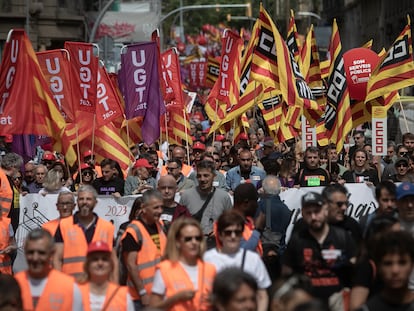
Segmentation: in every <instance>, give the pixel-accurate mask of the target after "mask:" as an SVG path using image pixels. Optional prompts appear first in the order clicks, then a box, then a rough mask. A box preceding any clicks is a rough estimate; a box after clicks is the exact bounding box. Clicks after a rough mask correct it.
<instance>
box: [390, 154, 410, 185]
mask: <svg viewBox="0 0 414 311" xmlns="http://www.w3.org/2000/svg"><path fill="white" fill-rule="evenodd" d="M394 166H395V171H396V173H395V175H392V176H391V178H390V179H391V180H392V181H393V182H403V181H409V182H412V181H414V176H413V173H412V172H411V171H410V165H409V161H408V159H407V158H406V157H402V158H398V159H397V160H396V161H395V164H394Z"/></svg>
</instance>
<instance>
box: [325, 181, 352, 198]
mask: <svg viewBox="0 0 414 311" xmlns="http://www.w3.org/2000/svg"><path fill="white" fill-rule="evenodd" d="M336 192H340V193H343V194H345V195H348V190H347V189H346V188H345V187H344V186H343V185H341V184H330V185H327V186H326V187H325V188H324V189H323V191H322V196H323V198H324V199H325V201H329V200H330V199H331V197H332V194H334V193H336Z"/></svg>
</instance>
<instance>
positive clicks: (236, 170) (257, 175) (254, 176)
mask: <svg viewBox="0 0 414 311" xmlns="http://www.w3.org/2000/svg"><path fill="white" fill-rule="evenodd" d="M265 177H266V172H265V171H264V170H262V169H261V168H260V167H257V166H252V169H251V171H250V177H249V181H248V182H250V183H252V184H253V185H254V186H255V187H257V184H258V182H259V181H261V180H263V179H264V178H265ZM241 183H242V177H241V175H240V166H239V165H238V166H236V167H233V168H232V169H230V170H229V171H228V172H227V174H226V188H227V190H232V191H234V189H236V187H237V186H238V185H240V184H241Z"/></svg>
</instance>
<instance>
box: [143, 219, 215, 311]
mask: <svg viewBox="0 0 414 311" xmlns="http://www.w3.org/2000/svg"><path fill="white" fill-rule="evenodd" d="M205 249H206V244H205V241H204V238H203V231H202V229H201V226H200V224H199V222H198V221H197V220H195V219H193V218H179V219H177V220H176V221H174V222H173V223H172V225H171V227H170V230H169V231H168V238H167V247H166V251H165V260H163V261H162V262H161V263H160V264H159V266H158V269H157V271H156V272H155V276H154V283H153V286H152V294H151V298H150V305H151V306H152V307H156V308H159V309H162V310H171V311H185V310H211V305H210V303H209V295H210V292H211V289H212V284H213V280H214V277H215V275H216V269H215V267H214V266H213V265H212V264H209V263H206V262H204V261H203V254H204V251H205Z"/></svg>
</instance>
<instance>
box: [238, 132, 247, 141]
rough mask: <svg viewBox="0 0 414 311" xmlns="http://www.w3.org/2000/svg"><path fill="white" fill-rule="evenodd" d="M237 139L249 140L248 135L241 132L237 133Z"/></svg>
mask: <svg viewBox="0 0 414 311" xmlns="http://www.w3.org/2000/svg"><path fill="white" fill-rule="evenodd" d="M239 139H241V140H249V136H247V134H246V133H241V134H240V135H239Z"/></svg>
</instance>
